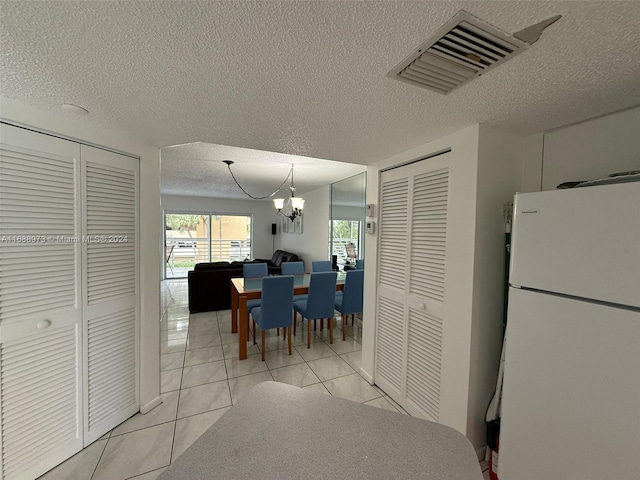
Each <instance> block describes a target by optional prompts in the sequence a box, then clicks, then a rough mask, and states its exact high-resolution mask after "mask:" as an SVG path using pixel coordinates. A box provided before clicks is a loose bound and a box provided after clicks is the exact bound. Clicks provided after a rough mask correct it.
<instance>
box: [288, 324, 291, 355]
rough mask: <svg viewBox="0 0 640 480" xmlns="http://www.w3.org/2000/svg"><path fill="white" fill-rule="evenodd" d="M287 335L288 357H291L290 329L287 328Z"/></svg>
mask: <svg viewBox="0 0 640 480" xmlns="http://www.w3.org/2000/svg"><path fill="white" fill-rule="evenodd" d="M287 330H289V335H287V343H288V344H289V355H291V327H287Z"/></svg>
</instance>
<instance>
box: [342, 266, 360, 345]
mask: <svg viewBox="0 0 640 480" xmlns="http://www.w3.org/2000/svg"><path fill="white" fill-rule="evenodd" d="M363 294H364V270H349V271H348V272H347V273H346V276H345V279H344V288H343V290H342V292H338V293H336V298H335V309H336V310H337V311H338V312H340V314H341V315H342V340H346V339H347V317H348V316H349V315H351V325H353V319H354V316H355V314H356V313H362V296H363Z"/></svg>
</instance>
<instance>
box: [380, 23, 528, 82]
mask: <svg viewBox="0 0 640 480" xmlns="http://www.w3.org/2000/svg"><path fill="white" fill-rule="evenodd" d="M528 46H529V45H528V44H527V43H525V42H522V41H520V40H518V39H517V38H514V37H512V36H510V35H507V34H505V33H503V32H501V31H499V30H498V29H496V28H495V27H492V26H491V25H489V24H487V23H485V22H483V21H482V20H480V19H478V18H476V17H474V16H472V15H470V14H468V13H467V12H465V11H460V12H458V13H457V14H456V15H455V16H454V17H453V18H452V19H451V20H450V21H449V22H447V23H446V24H445V25H444V26H443V27H442V28H440V29H439V30H438V32H436V34H435V35H434V36H432V37H431V38H430V39H429V40H427V41H426V42H425V43H423V44H422V45H420V47H418V48H417V49H416V50H415V51H413V52H412V53H411V54H410V55H409V56H408V57H406V58H405V59H404V60H403V61H402V62H401V63H400V64H399V65H397V66H396V67H395V68H394V69H393V70H391V71H390V72H389V73H388V74H387V76H388V77H391V78H395V79H397V80H400V81H403V82H407V83H410V84H412V85H417V86H419V87H422V88H426V89H428V90H432V91H434V92H438V93H442V94H447V93H449V92H451V91H452V90H454V89H456V88H458V87H459V86H461V85H463V84H465V83H466V82H468V81H469V80H472V79H474V78H476V77H478V76H480V75H482V74H484V73H485V72H487V71H489V70H490V69H492V68H493V67H495V66H497V65H500V64H501V63H504V62H505V61H506V60H508V59H510V58H512V57H513V56H514V55H517V54H518V53H520V52H521V51H523V50H524V49H525V48H526V47H528Z"/></svg>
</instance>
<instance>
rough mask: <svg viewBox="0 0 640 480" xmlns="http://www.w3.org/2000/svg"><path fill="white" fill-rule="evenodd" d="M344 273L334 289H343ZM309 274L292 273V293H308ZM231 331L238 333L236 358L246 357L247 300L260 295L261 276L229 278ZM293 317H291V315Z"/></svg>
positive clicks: (247, 337) (247, 336)
mask: <svg viewBox="0 0 640 480" xmlns="http://www.w3.org/2000/svg"><path fill="white" fill-rule="evenodd" d="M345 276H346V273H345V272H338V276H337V279H336V291H342V290H343V289H344V279H345ZM310 280H311V274H310V273H305V274H304V275H293V294H294V295H302V294H305V293H309V282H310ZM231 285H232V288H231V332H232V333H238V334H239V335H238V358H239V359H240V360H244V359H246V358H247V340H248V339H249V312H247V300H254V299H258V298H261V297H262V278H232V279H231ZM292 318H293V317H292Z"/></svg>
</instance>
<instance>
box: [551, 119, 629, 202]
mask: <svg viewBox="0 0 640 480" xmlns="http://www.w3.org/2000/svg"><path fill="white" fill-rule="evenodd" d="M639 152H640V107H636V108H632V109H629V110H624V111H622V112H617V113H614V114H611V115H607V116H605V117H599V118H594V119H592V120H589V121H586V122H583V123H579V124H576V125H570V126H567V127H564V128H560V129H557V130H553V131H551V132H548V133H545V135H544V162H543V172H542V190H553V189H555V188H556V185H558V184H560V183H563V182H568V181H578V180H594V179H597V178H604V177H606V176H608V175H609V174H611V173H617V172H625V171H629V170H640V153H639Z"/></svg>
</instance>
